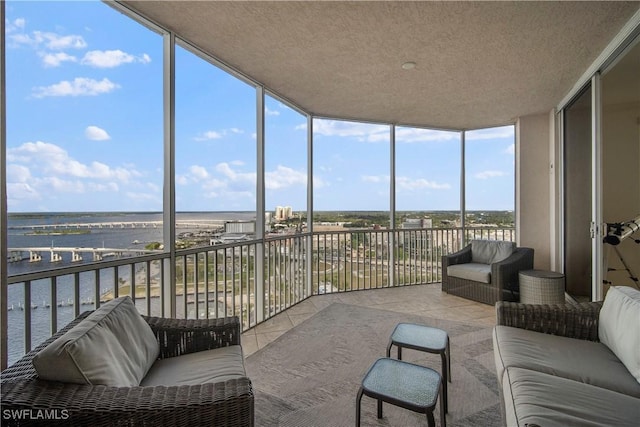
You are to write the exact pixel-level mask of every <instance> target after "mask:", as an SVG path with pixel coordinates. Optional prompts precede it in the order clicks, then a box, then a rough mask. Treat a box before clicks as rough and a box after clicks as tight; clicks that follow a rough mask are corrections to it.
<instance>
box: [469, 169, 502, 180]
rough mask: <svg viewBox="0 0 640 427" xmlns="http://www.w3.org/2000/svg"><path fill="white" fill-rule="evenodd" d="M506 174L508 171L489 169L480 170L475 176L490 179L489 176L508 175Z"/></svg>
mask: <svg viewBox="0 0 640 427" xmlns="http://www.w3.org/2000/svg"><path fill="white" fill-rule="evenodd" d="M506 175H507V173H506V172H502V171H495V170H488V171H482V172H478V173H476V174H475V175H474V177H475V178H477V179H489V178H497V177H500V176H506Z"/></svg>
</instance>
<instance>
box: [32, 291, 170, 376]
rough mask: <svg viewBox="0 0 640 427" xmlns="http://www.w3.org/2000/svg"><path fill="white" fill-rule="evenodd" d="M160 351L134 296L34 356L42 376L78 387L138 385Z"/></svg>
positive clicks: (107, 308)
mask: <svg viewBox="0 0 640 427" xmlns="http://www.w3.org/2000/svg"><path fill="white" fill-rule="evenodd" d="M159 353H160V346H159V344H158V341H157V340H156V337H155V335H154V334H153V331H152V330H151V327H150V326H149V324H148V323H147V322H145V320H144V319H143V318H142V316H140V313H138V310H137V309H136V307H135V304H134V303H133V300H132V299H131V297H129V296H126V297H121V298H117V299H114V300H111V301H110V302H108V303H106V304H104V305H102V306H101V307H100V308H98V309H97V310H96V311H94V312H93V313H91V314H90V315H89V316H87V318H86V319H84V320H83V321H81V322H80V323H79V324H78V325H76V326H74V327H73V328H72V329H71V330H69V331H67V332H66V333H65V334H64V335H62V336H61V337H59V338H58V339H56V340H55V341H53V342H52V343H51V344H49V345H48V346H47V347H45V348H44V349H43V350H42V351H40V352H39V353H38V354H37V355H36V356H34V358H33V366H34V368H35V369H36V372H38V376H39V377H40V378H42V379H45V380H51V381H61V382H70V383H78V384H93V385H98V384H101V385H109V386H116V387H132V386H137V385H139V384H140V380H142V378H144V376H145V375H146V373H147V371H148V370H149V368H150V367H151V365H153V363H154V362H155V360H156V359H157V358H158V355H159Z"/></svg>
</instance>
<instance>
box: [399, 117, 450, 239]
mask: <svg viewBox="0 0 640 427" xmlns="http://www.w3.org/2000/svg"><path fill="white" fill-rule="evenodd" d="M460 153H461V150H460V132H449V131H438V130H430V129H418V128H410V127H398V128H396V211H397V212H396V227H402V224H403V223H407V221H409V222H412V221H413V222H415V221H421V222H422V223H423V225H424V226H425V228H431V227H436V228H440V227H452V226H456V225H457V226H460V165H461V162H460ZM407 224H408V223H407Z"/></svg>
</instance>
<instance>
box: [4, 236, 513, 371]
mask: <svg viewBox="0 0 640 427" xmlns="http://www.w3.org/2000/svg"><path fill="white" fill-rule="evenodd" d="M477 238H483V239H495V240H507V241H514V240H515V231H514V229H513V228H495V227H494V228H465V229H464V232H463V230H462V229H460V228H431V229H409V230H408V229H399V230H362V229H354V230H348V231H333V232H319V233H313V234H309V233H302V234H293V235H292V234H285V235H282V236H280V235H278V236H276V237H273V236H270V237H268V238H266V239H264V240H251V241H242V242H235V243H227V244H223V245H215V246H207V247H198V248H190V249H184V250H177V251H176V252H175V253H174V254H173V255H174V258H173V259H174V260H175V261H174V265H173V268H170V267H171V262H172V257H171V255H172V254H170V253H157V254H150V255H142V256H136V257H126V258H119V259H113V260H110V261H101V262H89V263H84V264H79V265H73V266H69V267H63V268H56V269H52V270H46V271H38V272H34V273H26V274H20V275H13V276H10V277H9V279H8V284H9V289H8V296H9V298H8V301H18V303H17V304H15V303H10V304H9V306H8V310H10V313H8V344H9V345H8V347H9V348H8V349H6V350H3V351H7V352H8V362H9V364H11V363H12V362H14V361H15V360H17V359H19V358H20V357H21V356H22V355H23V354H24V353H25V352H28V351H30V350H31V348H33V347H34V346H36V345H37V344H39V343H40V342H42V341H44V340H45V339H46V338H48V337H49V336H51V335H52V334H53V333H55V332H56V331H57V330H58V329H59V328H61V327H62V326H64V325H66V324H67V323H68V322H70V321H71V320H72V319H74V318H75V317H77V316H78V315H79V314H80V313H81V312H83V311H86V310H93V309H95V308H97V307H99V306H100V304H101V303H104V302H106V301H108V300H110V299H113V298H117V297H119V296H122V295H130V296H131V297H132V298H133V299H134V301H135V303H136V306H137V308H138V310H139V311H140V312H141V313H143V314H149V315H153V316H163V317H166V316H169V315H170V314H171V313H172V312H173V313H175V316H176V317H178V318H216V317H224V316H239V317H240V319H241V322H242V329H243V331H244V330H247V329H249V328H252V327H254V326H255V325H257V324H258V323H260V322H262V321H265V320H267V319H269V318H271V317H273V316H274V315H276V314H277V313H280V312H282V311H283V310H286V309H288V308H290V307H292V306H293V305H295V304H297V303H299V302H301V301H303V300H304V299H306V298H308V297H310V296H312V295H321V294H328V293H335V292H348V291H355V290H361V289H376V288H386V287H394V286H405V285H414V284H426V283H435V282H440V280H441V277H442V272H441V261H440V260H441V257H442V255H446V254H449V253H452V252H455V251H457V250H459V249H460V248H461V247H462V246H463V245H464V244H465V243H466V242H468V241H469V240H471V239H477ZM172 271H173V273H174V275H175V277H174V278H173V280H171V272H172ZM172 283H175V287H172V286H171V284H172ZM173 305H175V307H173Z"/></svg>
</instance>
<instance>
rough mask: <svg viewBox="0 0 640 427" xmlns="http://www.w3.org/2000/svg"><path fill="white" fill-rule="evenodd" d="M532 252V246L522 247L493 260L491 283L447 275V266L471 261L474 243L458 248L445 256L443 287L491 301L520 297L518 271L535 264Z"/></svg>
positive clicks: (475, 299) (460, 294)
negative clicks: (507, 255)
mask: <svg viewBox="0 0 640 427" xmlns="http://www.w3.org/2000/svg"><path fill="white" fill-rule="evenodd" d="M533 254H534V251H533V249H532V248H525V247H519V248H516V249H515V250H514V252H513V253H512V254H511V255H510V256H509V257H508V258H506V259H504V260H503V261H500V262H495V263H493V264H491V280H490V283H483V282H478V281H475V280H469V279H463V278H460V277H454V276H450V275H448V274H447V267H449V266H451V265H456V264H466V263H471V262H472V254H471V245H467V246H466V247H465V248H463V249H462V250H460V251H458V252H455V253H453V254H450V255H444V256H442V290H443V291H444V292H446V293H449V294H452V295H457V296H460V297H463V298H468V299H472V300H474V301H478V302H482V303H485V304H490V305H494V304H495V303H496V302H497V301H504V300H508V301H517V300H518V298H519V286H518V272H519V271H521V270H530V269H532V268H533Z"/></svg>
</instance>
